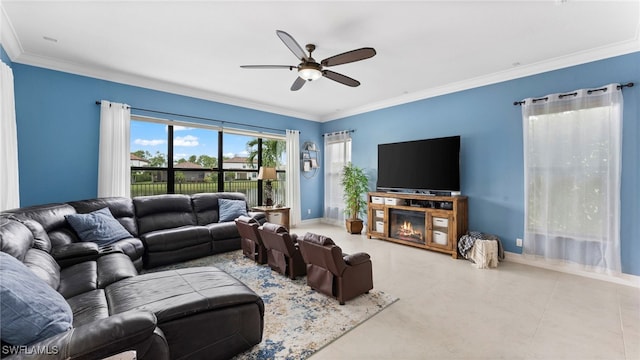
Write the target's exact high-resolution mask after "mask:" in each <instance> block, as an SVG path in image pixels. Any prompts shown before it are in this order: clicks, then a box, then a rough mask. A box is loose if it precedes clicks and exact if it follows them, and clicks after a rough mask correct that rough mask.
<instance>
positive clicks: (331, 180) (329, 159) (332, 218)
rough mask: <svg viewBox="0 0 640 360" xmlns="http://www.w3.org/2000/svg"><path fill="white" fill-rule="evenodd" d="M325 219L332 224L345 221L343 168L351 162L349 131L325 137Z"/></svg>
mask: <svg viewBox="0 0 640 360" xmlns="http://www.w3.org/2000/svg"><path fill="white" fill-rule="evenodd" d="M324 151H325V157H324V160H325V161H324V169H325V170H324V171H325V182H324V184H325V185H324V218H325V220H328V221H329V222H332V223H336V224H337V223H339V222H341V221H344V218H345V216H344V199H343V191H342V186H341V185H340V182H341V179H342V168H343V167H344V166H345V165H346V164H347V163H349V162H350V161H351V135H350V132H349V131H341V132H337V133H331V134H325V135H324Z"/></svg>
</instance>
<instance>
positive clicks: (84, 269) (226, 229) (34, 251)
mask: <svg viewBox="0 0 640 360" xmlns="http://www.w3.org/2000/svg"><path fill="white" fill-rule="evenodd" d="M219 199H232V200H244V199H245V198H244V195H243V194H241V193H203V194H196V195H191V196H189V195H157V196H143V197H137V198H133V199H128V198H99V199H92V200H83V201H74V202H69V203H60V204H47V205H39V206H33V207H26V208H20V209H14V210H9V211H5V212H2V213H0V251H2V252H4V253H6V254H9V255H11V256H13V257H14V258H16V259H18V260H19V261H20V262H22V263H23V264H24V265H26V267H27V268H28V269H30V270H31V271H33V273H35V274H36V275H37V277H38V278H40V279H42V280H44V282H45V283H46V284H47V285H48V286H50V287H51V288H52V289H54V290H55V291H56V292H57V293H59V294H61V295H62V297H63V298H64V299H65V301H66V303H67V304H68V305H69V307H70V308H71V311H72V313H73V322H72V329H70V330H68V331H66V332H62V333H59V334H57V335H55V336H51V337H48V338H46V339H43V340H40V341H38V342H37V343H32V344H28V345H29V346H27V347H24V348H19V347H18V348H15V347H9V345H10V344H7V343H5V342H4V341H3V343H2V352H0V355H1V356H3V357H6V356H7V355H9V357H10V358H11V357H16V358H43V359H44V358H46V359H99V358H103V357H106V356H110V355H114V354H118V353H120V352H123V351H126V350H136V352H137V358H138V359H227V358H230V357H232V356H233V355H235V354H237V353H239V352H242V351H244V350H246V349H249V348H250V347H252V346H253V345H255V344H257V343H259V342H260V341H261V339H262V331H263V326H264V324H263V316H264V304H263V302H262V299H261V298H260V297H259V296H258V295H256V294H255V293H254V292H253V291H252V290H251V289H249V288H248V287H246V286H245V285H244V284H242V283H241V282H240V281H238V280H237V279H235V278H233V277H232V276H230V275H228V274H226V273H224V272H223V271H221V270H219V269H217V268H214V267H198V268H186V269H179V270H171V271H161V272H152V273H146V274H142V275H139V270H140V269H141V268H142V267H145V268H152V267H155V266H158V265H162V264H168V263H175V262H180V261H183V260H186V259H192V258H196V257H201V256H206V255H209V254H214V253H219V252H224V251H230V250H236V249H240V237H239V235H238V232H237V229H236V226H235V223H234V222H233V221H225V222H219V221H218V220H219V216H220V214H219V207H218V200H219ZM105 207H107V208H109V210H110V212H111V213H112V215H113V217H114V218H116V219H117V220H118V222H119V223H120V224H122V226H123V227H124V228H125V229H126V230H127V231H128V232H129V233H130V234H131V237H130V238H125V239H121V240H119V241H117V242H115V243H112V244H110V245H107V246H103V247H100V246H98V245H96V244H95V243H90V242H82V241H80V240H79V239H78V236H77V234H76V233H75V231H74V229H73V228H71V227H70V225H69V223H68V222H67V221H66V218H65V215H69V214H76V213H90V212H93V211H95V210H98V209H102V208H105ZM245 210H247V211H248V208H247V207H246V203H245ZM248 214H249V215H250V216H253V217H254V218H256V219H257V220H258V221H259V222H260V223H264V221H265V215H264V214H263V213H250V212H249V213H248ZM3 336H4V334H3ZM3 340H4V337H3ZM12 345H15V344H12ZM23 345H24V344H23ZM8 349H13V350H11V351H8ZM16 349H18V350H20V349H21V350H23V351H21V352H20V353H18V354H13V352H14V350H16ZM34 349H40V350H42V349H46V350H47V351H44V352H42V351H34ZM51 350H55V351H51Z"/></svg>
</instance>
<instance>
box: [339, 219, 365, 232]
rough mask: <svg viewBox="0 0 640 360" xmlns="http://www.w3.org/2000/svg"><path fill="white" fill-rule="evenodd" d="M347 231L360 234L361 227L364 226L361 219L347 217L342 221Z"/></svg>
mask: <svg viewBox="0 0 640 360" xmlns="http://www.w3.org/2000/svg"><path fill="white" fill-rule="evenodd" d="M344 223H345V225H346V227H347V232H348V233H349V234H360V233H362V228H363V227H364V225H363V222H362V220H360V219H347V220H345V221H344Z"/></svg>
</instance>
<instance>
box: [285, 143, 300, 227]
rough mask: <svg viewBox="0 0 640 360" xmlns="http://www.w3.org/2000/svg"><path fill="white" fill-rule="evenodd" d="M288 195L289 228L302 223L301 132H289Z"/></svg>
mask: <svg viewBox="0 0 640 360" xmlns="http://www.w3.org/2000/svg"><path fill="white" fill-rule="evenodd" d="M286 191H287V194H286V199H287V202H288V203H289V208H290V210H289V226H292V227H293V226H296V225H298V224H300V222H301V221H302V215H301V212H300V131H298V130H287V190H286Z"/></svg>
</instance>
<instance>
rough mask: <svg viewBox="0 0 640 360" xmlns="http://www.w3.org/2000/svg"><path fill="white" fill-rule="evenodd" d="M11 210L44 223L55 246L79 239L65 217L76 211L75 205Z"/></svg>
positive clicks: (41, 223)
mask: <svg viewBox="0 0 640 360" xmlns="http://www.w3.org/2000/svg"><path fill="white" fill-rule="evenodd" d="M10 212H11V213H13V214H19V215H22V216H24V217H27V218H29V219H32V220H35V221H36V222H38V223H39V224H40V225H42V228H43V229H44V231H46V232H47V235H48V236H49V239H50V241H51V244H52V245H53V246H54V247H55V246H58V245H64V244H69V243H72V242H77V241H78V236H77V235H76V233H75V232H74V231H73V229H71V228H70V227H69V223H68V222H67V220H66V219H65V218H64V217H65V215H69V214H75V213H76V210H75V209H74V208H73V206H71V205H69V204H46V205H36V206H30V207H24V208H19V209H15V210H11V211H10ZM45 251H46V249H45Z"/></svg>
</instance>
